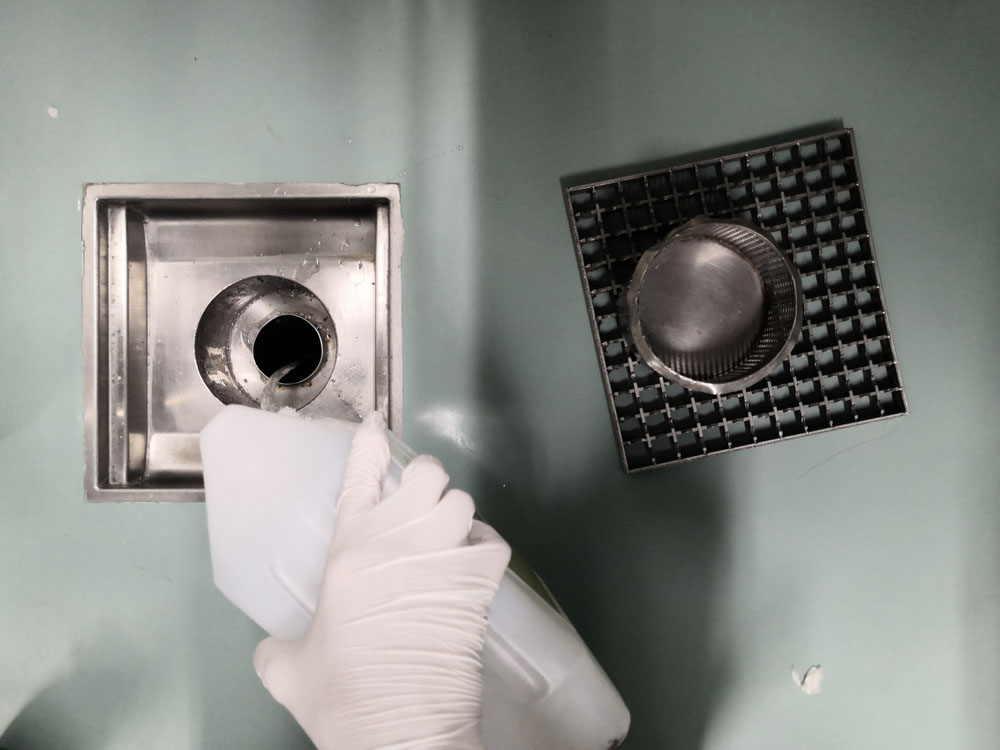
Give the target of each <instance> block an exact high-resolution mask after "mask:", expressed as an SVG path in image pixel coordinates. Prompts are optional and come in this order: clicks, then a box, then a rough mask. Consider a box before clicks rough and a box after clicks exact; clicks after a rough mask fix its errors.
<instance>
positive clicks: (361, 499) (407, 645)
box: [254, 415, 510, 750]
mask: <svg viewBox="0 0 1000 750" xmlns="http://www.w3.org/2000/svg"><path fill="white" fill-rule="evenodd" d="M388 467H389V446H388V443H387V441H386V435H385V422H384V420H382V418H381V417H379V416H378V415H374V416H373V417H372V418H369V419H366V420H365V422H364V423H362V425H361V426H360V427H359V428H358V431H357V434H356V435H355V437H354V442H353V443H352V445H351V453H350V457H349V459H348V462H347V466H346V467H345V471H344V480H343V485H342V487H341V493H340V500H339V502H338V506H337V516H336V526H335V528H334V532H333V540H332V541H331V544H330V552H329V556H328V557H327V562H326V571H325V574H324V578H323V584H322V587H321V590H320V594H319V600H318V602H317V607H316V615H315V618H314V619H313V622H312V625H311V626H310V628H309V630H308V631H307V632H306V634H305V636H304V637H303V638H302V639H301V640H299V641H291V642H282V641H277V640H275V639H274V638H268V639H266V640H264V641H263V642H262V643H261V644H260V645H259V646H258V647H257V652H256V654H255V655H254V666H255V667H256V669H257V673H258V674H259V675H260V677H261V680H262V681H263V682H264V686H265V687H266V688H267V689H268V690H269V691H270V692H271V695H272V696H274V698H275V700H277V701H278V702H279V703H281V704H282V705H284V706H285V707H286V708H287V709H288V710H289V711H290V712H291V713H292V716H294V717H295V719H296V720H297V721H298V722H299V724H300V725H301V726H302V728H303V729H304V730H305V731H306V733H307V734H308V735H309V737H310V739H311V740H312V741H313V742H314V743H315V744H316V746H317V747H318V748H319V750H369V749H370V750H375V749H376V748H378V749H380V750H388V749H389V748H391V749H392V750H409V749H412V750H416V749H417V748H420V750H430V749H432V748H433V749H434V750H438V749H440V750H459V749H461V750H470V748H474V749H475V748H482V747H483V743H482V735H481V732H480V721H479V720H480V713H481V709H482V696H483V678H482V648H483V640H484V637H485V631H486V618H487V614H488V613H489V609H490V604H491V602H492V601H493V595H494V594H495V593H496V590H497V586H498V585H499V581H500V578H501V576H502V575H503V572H504V569H505V568H506V567H507V563H508V561H509V560H510V548H509V547H508V546H507V543H506V542H504V540H503V539H501V538H500V536H499V535H498V534H497V533H496V532H495V531H494V530H493V529H492V528H490V527H489V526H487V525H486V524H483V523H480V522H479V521H474V520H473V518H472V516H473V513H474V510H475V508H474V505H473V502H472V498H471V497H469V495H468V494H467V493H465V492H462V491H460V490H448V491H447V492H445V490H446V488H447V485H448V475H447V474H446V473H445V471H444V469H443V468H442V467H441V465H440V464H439V463H438V462H437V461H436V460H435V459H433V458H430V457H429V456H420V457H418V458H416V459H415V460H414V461H413V462H412V463H410V465H409V466H407V467H406V469H405V470H404V471H403V475H402V478H401V480H400V485H399V489H398V490H396V491H395V492H394V493H392V494H391V495H390V496H388V497H386V498H385V499H384V500H382V501H381V502H379V500H380V498H381V496H382V482H383V480H384V479H385V476H386V473H387V471H388ZM442 493H443V496H442Z"/></svg>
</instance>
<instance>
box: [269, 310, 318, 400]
mask: <svg viewBox="0 0 1000 750" xmlns="http://www.w3.org/2000/svg"><path fill="white" fill-rule="evenodd" d="M253 361H254V362H255V363H256V365H257V367H258V369H259V370H260V371H261V372H262V373H263V374H264V375H265V376H267V377H271V375H273V374H274V373H275V372H276V371H277V370H278V369H280V368H282V367H284V366H286V365H290V364H292V363H293V362H298V365H297V366H296V367H295V368H294V369H293V370H292V371H291V372H289V373H288V374H287V375H285V376H284V377H283V378H281V380H279V381H278V382H279V383H280V384H281V385H296V384H297V383H303V382H305V381H306V380H309V378H311V377H312V376H313V375H314V374H315V373H316V370H318V369H319V366H320V364H321V363H322V361H323V340H322V339H321V338H320V335H319V331H317V330H316V327H315V326H314V325H313V324H312V323H310V322H309V321H308V320H306V319H304V318H300V317H299V316H298V315H279V316H278V317H276V318H273V319H272V320H270V321H268V322H267V323H265V324H264V327H263V328H261V329H260V333H258V334H257V339H256V341H254V344H253Z"/></svg>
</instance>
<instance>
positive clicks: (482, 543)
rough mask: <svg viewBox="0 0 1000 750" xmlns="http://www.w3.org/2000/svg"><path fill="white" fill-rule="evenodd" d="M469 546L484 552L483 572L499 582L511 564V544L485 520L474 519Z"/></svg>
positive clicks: (470, 530)
mask: <svg viewBox="0 0 1000 750" xmlns="http://www.w3.org/2000/svg"><path fill="white" fill-rule="evenodd" d="M469 546H470V547H473V548H475V549H476V550H478V551H480V552H481V553H482V561H481V568H480V570H481V572H482V573H483V575H487V576H489V577H490V578H491V579H492V580H495V581H497V582H498V583H499V581H500V578H501V577H503V574H504V571H505V570H506V569H507V566H508V565H509V564H510V545H509V544H507V542H506V541H504V538H503V537H502V536H500V535H499V534H498V533H497V531H496V529H494V528H493V527H492V526H490V525H489V524H488V523H484V522H483V521H478V520H477V521H473V522H472V528H471V529H469Z"/></svg>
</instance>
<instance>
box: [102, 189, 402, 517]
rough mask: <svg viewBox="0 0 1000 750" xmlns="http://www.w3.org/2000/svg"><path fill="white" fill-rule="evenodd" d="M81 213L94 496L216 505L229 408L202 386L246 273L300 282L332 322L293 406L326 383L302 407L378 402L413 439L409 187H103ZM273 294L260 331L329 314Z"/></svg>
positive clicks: (317, 410)
mask: <svg viewBox="0 0 1000 750" xmlns="http://www.w3.org/2000/svg"><path fill="white" fill-rule="evenodd" d="M82 208H83V246H84V247H83V249H84V270H83V363H84V378H83V382H84V437H85V450H86V454H85V478H84V488H85V496H86V499H87V500H88V501H91V502H108V501H111V502H120V501H130V502H132V501H161V502H177V501H199V500H202V499H204V492H203V485H202V477H201V456H200V451H199V449H198V434H199V432H200V430H201V428H202V427H204V425H205V424H206V423H207V422H208V421H209V420H210V419H211V418H212V417H213V416H214V415H215V414H216V413H217V412H218V410H220V409H221V408H222V407H223V401H222V400H220V399H219V398H218V397H217V395H216V394H213V392H212V391H211V390H210V389H209V387H208V386H207V385H206V382H205V380H204V379H203V373H202V372H201V371H200V367H202V365H203V364H204V363H200V362H199V361H198V357H197V356H196V347H195V337H196V331H197V329H198V325H199V321H200V320H201V319H202V317H203V315H204V313H205V311H206V310H207V309H208V308H209V306H210V304H211V302H212V300H213V299H214V298H215V297H216V295H218V294H219V293H220V292H222V291H223V290H224V289H226V288H227V287H229V286H230V285H232V284H234V283H237V282H239V281H241V280H245V279H255V278H259V279H260V280H262V281H264V282H267V280H269V279H271V280H276V279H275V277H281V278H284V279H287V280H288V282H290V283H292V282H294V286H296V287H298V286H301V287H302V288H304V289H307V290H308V291H309V292H310V293H311V294H312V295H314V296H315V298H316V300H317V301H318V302H319V303H320V304H319V306H318V307H316V310H317V311H322V312H323V313H325V312H328V314H329V318H330V322H329V323H327V322H326V321H325V320H323V319H322V318H321V317H320V318H316V320H315V325H314V327H317V330H318V331H321V332H325V333H326V334H328V335H325V336H324V343H322V346H323V350H324V353H323V357H324V359H323V362H326V363H327V364H326V365H324V366H321V367H320V369H319V370H318V371H317V373H316V374H315V376H314V377H313V378H312V379H310V380H308V381H306V382H303V383H301V384H294V385H292V384H290V385H289V386H287V388H288V389H289V394H288V395H289V399H288V400H286V401H281V402H282V403H292V402H293V401H295V400H296V399H294V398H292V397H291V393H292V391H294V390H295V389H299V390H301V389H314V390H315V389H318V390H319V391H320V392H319V393H318V395H316V396H315V397H310V398H301V399H298V400H297V403H295V404H294V405H296V406H302V404H303V403H304V404H305V405H304V406H302V409H301V413H302V414H304V415H306V416H333V417H340V418H345V419H353V420H357V419H360V418H361V416H363V415H364V414H366V413H368V412H369V411H371V410H373V409H379V410H381V411H383V413H385V414H386V417H387V419H388V422H389V426H390V428H391V429H393V430H395V431H397V432H398V431H400V430H401V428H402V423H401V420H402V399H401V397H402V380H401V376H402V338H401V293H400V292H401V289H400V286H401V255H402V240H403V227H402V212H401V209H400V196H399V186H398V185H394V184H366V185H344V184H339V183H280V184H189V183H185V184H91V185H86V186H84V196H83V207H82ZM293 296H294V295H293ZM279 297H280V295H279ZM261 301H262V302H263V303H265V305H270V306H272V307H273V308H274V310H273V311H271V312H264V313H262V315H263V317H262V318H261V319H260V320H259V321H258V325H257V326H256V328H260V324H263V323H264V322H266V321H267V320H268V319H269V318H270V317H272V316H279V315H283V314H291V315H296V316H299V317H304V318H306V319H307V320H308V318H309V317H310V315H320V314H321V313H320V312H316V311H313V312H312V313H311V312H309V311H308V310H305V308H302V309H300V308H298V307H296V306H295V304H293V301H288V300H286V301H285V302H282V301H281V300H280V299H278V298H275V299H273V300H272V299H270V298H263V297H262V298H261ZM286 302H287V304H285V303H286ZM286 307H287V309H285V308H286ZM220 320H221V319H220ZM220 325H223V323H220ZM327 326H332V327H333V329H334V330H330V331H326V327H327ZM251 329H254V328H253V327H248V330H251ZM254 330H255V329H254ZM334 331H335V336H334V335H333V334H334ZM246 343H247V344H249V345H251V346H252V345H253V343H254V342H253V341H249V340H248V341H247V342H246ZM334 357H335V365H334V367H333V372H332V376H331V375H330V373H328V372H326V370H325V369H324V367H327V368H328V367H329V366H330V365H331V364H332V363H333V362H334ZM249 369H250V370H253V371H255V372H248V371H247V370H246V368H244V369H243V370H241V373H242V374H241V376H240V377H241V378H242V377H249V379H250V380H252V379H253V377H256V378H258V379H260V381H261V383H258V384H256V385H255V384H254V383H252V382H251V383H249V385H248V386H247V392H248V393H251V394H253V393H257V392H259V391H260V389H261V388H262V383H263V382H264V381H266V376H265V375H264V373H263V372H259V371H256V370H257V368H256V367H254V366H253V363H252V362H251V363H250V368H249ZM209 375H211V373H209ZM320 376H322V377H320ZM327 378H329V382H327ZM314 381H315V382H314ZM256 386H260V387H261V388H258V387H256ZM284 387H285V386H282V387H281V388H284ZM281 388H279V390H281ZM302 395H303V396H305V395H306V394H305V393H303V394H302ZM279 401H280V399H279Z"/></svg>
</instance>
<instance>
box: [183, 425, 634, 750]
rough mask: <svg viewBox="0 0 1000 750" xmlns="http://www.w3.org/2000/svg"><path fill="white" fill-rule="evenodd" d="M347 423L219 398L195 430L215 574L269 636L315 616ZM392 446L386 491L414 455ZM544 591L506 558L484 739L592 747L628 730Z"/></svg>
mask: <svg viewBox="0 0 1000 750" xmlns="http://www.w3.org/2000/svg"><path fill="white" fill-rule="evenodd" d="M355 427H356V425H354V424H353V423H350V422H342V421H340V420H333V419H304V418H301V417H298V416H296V415H286V414H271V413H265V412H262V411H259V410H256V409H250V408H248V407H242V406H227V407H226V408H225V409H224V410H223V411H222V412H221V413H220V414H219V415H218V416H217V417H216V418H215V419H214V420H213V421H212V422H211V423H210V424H209V425H208V426H207V427H206V428H205V430H204V431H203V432H202V437H201V450H202V462H203V465H204V476H205V494H206V515H207V518H208V528H209V543H210V546H211V552H212V567H213V575H214V578H215V583H216V585H217V586H218V587H219V589H220V590H221V591H222V593H223V594H224V595H225V596H226V597H227V598H228V599H229V600H230V601H232V602H233V603H234V604H235V605H236V606H237V607H239V608H240V609H241V610H242V611H243V612H244V613H246V614H247V615H248V616H249V617H250V618H251V619H253V620H254V621H255V622H256V623H257V624H258V625H260V626H261V627H262V628H263V629H264V630H265V631H267V632H268V634H270V635H272V636H275V637H276V638H279V639H282V640H291V639H295V638H298V637H300V636H301V635H302V634H303V633H304V632H305V630H306V629H307V628H308V626H309V623H310V622H311V621H312V617H313V613H314V612H315V606H316V600H317V596H318V593H319V587H320V584H321V582H322V575H323V569H324V565H325V560H326V552H327V548H328V547H329V543H330V539H331V537H332V535H333V528H334V524H335V512H336V502H337V496H338V494H339V489H340V485H341V481H342V479H343V470H344V465H345V464H346V461H347V456H348V454H349V451H350V445H351V440H352V439H353V435H354V429H355ZM390 449H391V453H392V462H391V466H390V471H389V476H388V477H387V480H386V484H385V491H387V492H389V491H392V489H394V488H395V487H396V486H397V485H398V482H399V477H400V475H401V473H402V469H403V466H404V465H405V464H406V463H407V462H408V461H409V460H410V459H411V458H412V455H413V454H412V452H410V451H409V449H408V448H406V446H405V445H404V444H403V443H401V442H400V441H399V440H398V438H394V437H393V438H392V439H390ZM525 578H528V579H531V576H525ZM547 599H548V600H547ZM550 601H551V599H550V597H547V592H546V591H544V589H543V588H541V585H540V582H536V580H530V581H526V580H524V579H522V578H521V577H520V576H518V575H517V574H515V573H514V572H513V571H512V570H510V569H508V570H507V572H506V573H505V575H504V577H503V579H502V580H501V583H500V588H499V590H498V591H497V595H496V598H495V600H494V602H493V606H492V608H491V610H490V616H489V621H488V626H487V633H486V644H485V646H484V652H483V669H484V698H483V734H484V740H485V742H486V747H487V748H488V749H489V750H507V749H508V748H511V750H513V749H514V748H518V750H534V748H538V750H542V748H552V747H573V748H580V749H581V750H586V748H591V747H593V748H595V750H596V749H597V748H606V747H609V746H612V742H614V741H618V740H620V739H621V738H622V737H624V735H625V733H626V732H627V730H628V722H629V717H628V710H627V709H626V708H625V706H624V704H623V703H622V701H621V698H620V697H619V695H618V693H617V691H616V690H615V689H614V686H613V685H612V684H611V682H610V680H609V679H608V678H607V676H606V675H605V674H604V672H603V670H602V669H601V668H600V666H599V665H598V664H597V662H596V661H595V660H594V658H593V656H592V655H591V654H590V651H589V650H588V649H587V647H586V645H585V644H584V643H583V641H582V640H581V639H580V637H579V635H578V634H577V633H576V631H575V630H574V629H573V626H572V625H571V624H570V623H569V621H568V620H567V619H566V617H565V615H563V614H562V613H561V612H560V611H559V610H558V609H557V608H556V607H555V606H553V604H550V603H549V602H550Z"/></svg>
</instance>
